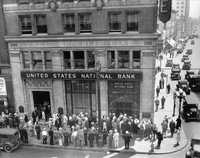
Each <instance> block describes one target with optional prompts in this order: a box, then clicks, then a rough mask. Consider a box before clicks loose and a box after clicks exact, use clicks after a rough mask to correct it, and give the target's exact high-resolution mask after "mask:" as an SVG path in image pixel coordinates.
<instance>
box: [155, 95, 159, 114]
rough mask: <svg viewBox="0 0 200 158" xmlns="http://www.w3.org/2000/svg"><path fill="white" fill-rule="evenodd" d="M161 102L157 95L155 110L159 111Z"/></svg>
mask: <svg viewBox="0 0 200 158" xmlns="http://www.w3.org/2000/svg"><path fill="white" fill-rule="evenodd" d="M159 104H160V101H159V99H158V97H157V98H156V100H155V106H156V110H155V112H157V111H158V107H159Z"/></svg>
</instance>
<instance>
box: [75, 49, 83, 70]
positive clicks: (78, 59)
mask: <svg viewBox="0 0 200 158" xmlns="http://www.w3.org/2000/svg"><path fill="white" fill-rule="evenodd" d="M84 61H85V60H84V51H74V66H75V69H84V68H85V62H84Z"/></svg>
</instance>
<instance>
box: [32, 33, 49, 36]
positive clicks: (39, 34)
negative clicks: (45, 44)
mask: <svg viewBox="0 0 200 158" xmlns="http://www.w3.org/2000/svg"><path fill="white" fill-rule="evenodd" d="M35 35H36V36H46V35H48V33H36V34H35Z"/></svg>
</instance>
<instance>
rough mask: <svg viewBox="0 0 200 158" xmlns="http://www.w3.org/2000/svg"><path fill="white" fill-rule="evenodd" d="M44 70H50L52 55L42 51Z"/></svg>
mask: <svg viewBox="0 0 200 158" xmlns="http://www.w3.org/2000/svg"><path fill="white" fill-rule="evenodd" d="M44 55H45V57H44V58H45V69H52V55H51V52H49V51H44Z"/></svg>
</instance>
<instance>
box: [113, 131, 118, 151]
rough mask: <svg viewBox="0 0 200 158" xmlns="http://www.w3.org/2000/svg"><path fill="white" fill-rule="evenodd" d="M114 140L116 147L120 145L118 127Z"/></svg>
mask: <svg viewBox="0 0 200 158" xmlns="http://www.w3.org/2000/svg"><path fill="white" fill-rule="evenodd" d="M113 141H114V147H115V148H118V147H119V132H118V131H117V129H115V130H114V134H113Z"/></svg>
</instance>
